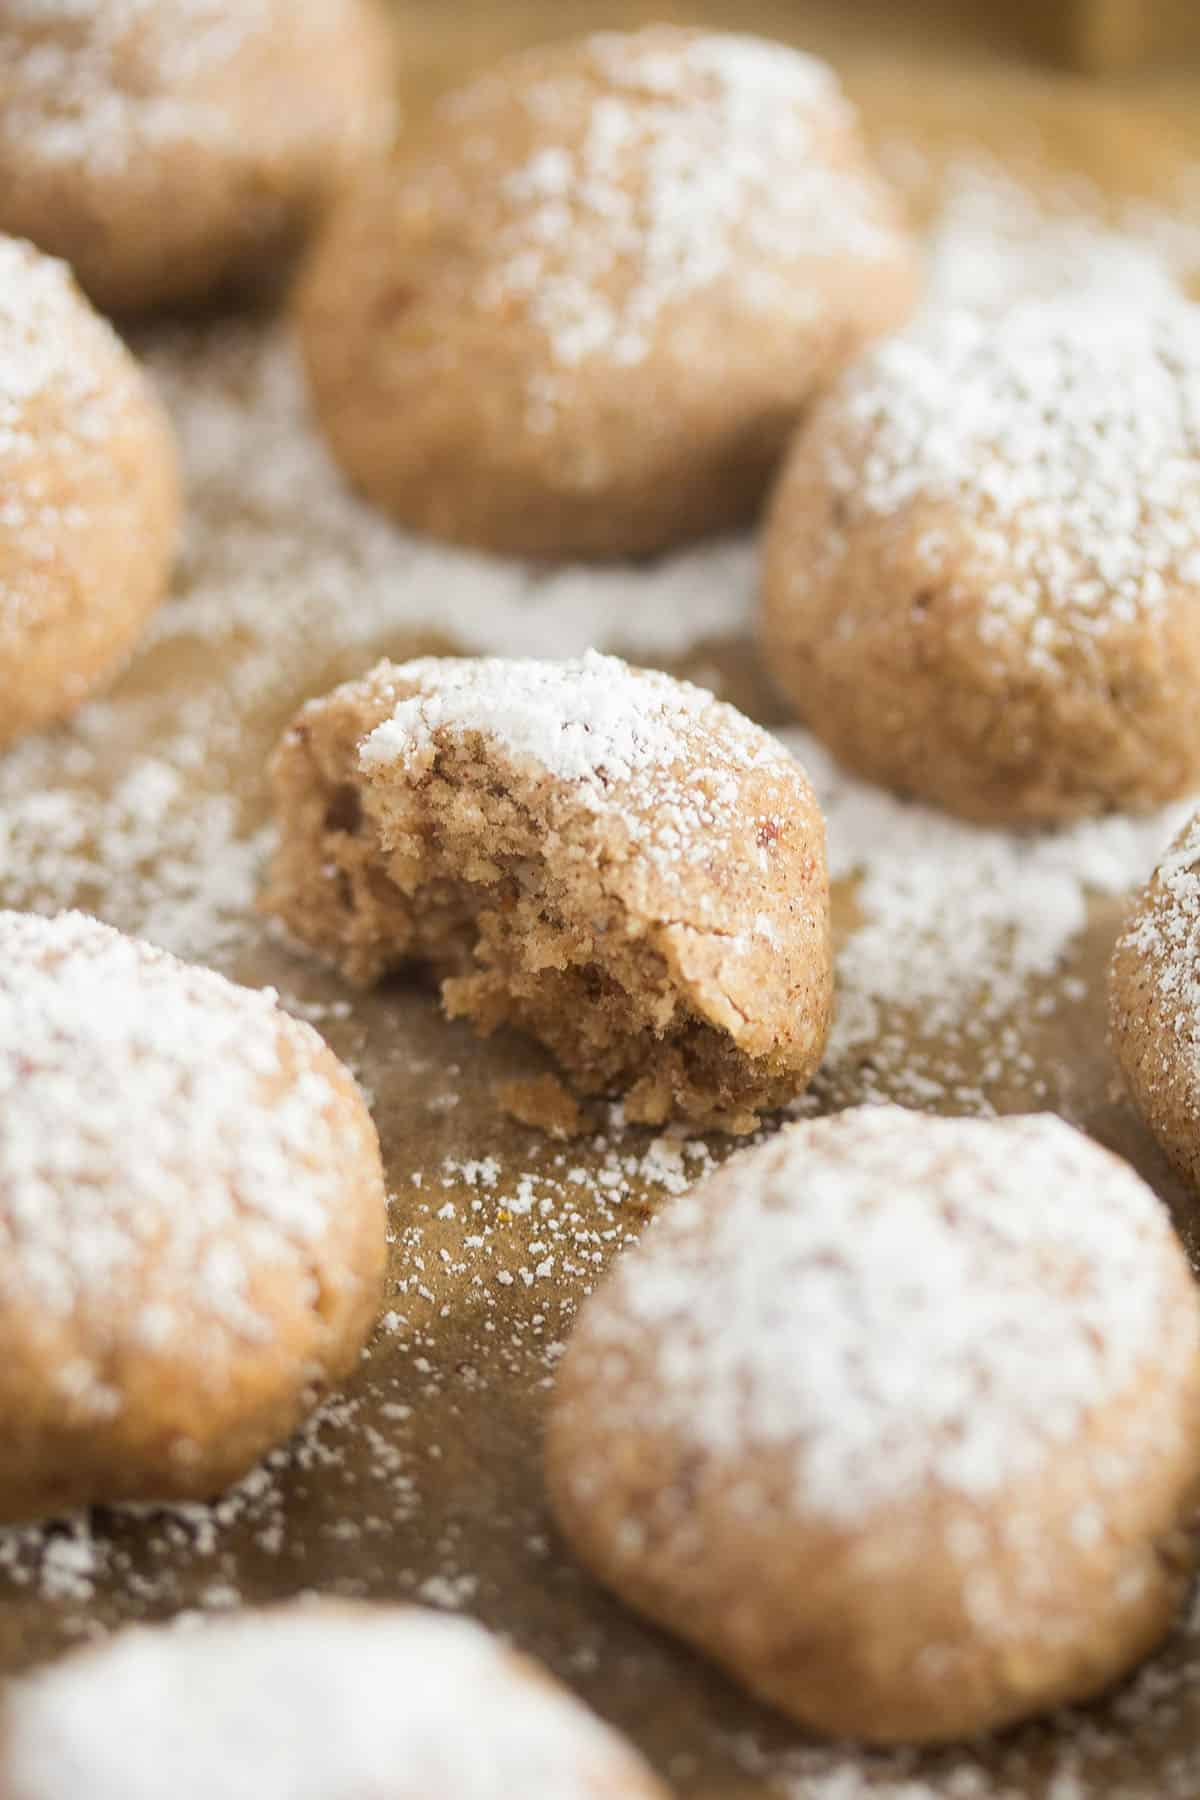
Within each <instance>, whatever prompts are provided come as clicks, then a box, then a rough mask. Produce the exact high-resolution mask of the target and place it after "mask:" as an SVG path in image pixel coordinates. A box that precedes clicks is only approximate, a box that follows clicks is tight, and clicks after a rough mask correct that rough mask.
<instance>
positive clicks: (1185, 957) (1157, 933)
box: [1124, 814, 1200, 1079]
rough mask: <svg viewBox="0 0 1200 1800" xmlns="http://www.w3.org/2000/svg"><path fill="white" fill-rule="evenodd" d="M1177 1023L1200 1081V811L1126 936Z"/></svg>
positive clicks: (1182, 1048) (1174, 846) (1163, 865)
mask: <svg viewBox="0 0 1200 1800" xmlns="http://www.w3.org/2000/svg"><path fill="white" fill-rule="evenodd" d="M1124 941H1125V943H1126V944H1128V945H1129V946H1131V947H1132V948H1133V949H1134V950H1135V951H1136V952H1137V954H1138V956H1139V957H1140V958H1141V959H1142V961H1143V963H1144V964H1145V966H1146V967H1147V968H1148V969H1151V970H1153V971H1154V979H1155V981H1156V982H1157V985H1158V990H1159V992H1160V994H1161V995H1162V997H1163V999H1164V1000H1165V1001H1166V1002H1167V1005H1168V1007H1169V1008H1170V1010H1171V1014H1172V1016H1173V1018H1174V1019H1175V1021H1176V1030H1177V1033H1178V1040H1179V1051H1180V1054H1183V1055H1187V1056H1190V1058H1191V1061H1192V1064H1193V1067H1194V1069H1195V1073H1196V1076H1197V1078H1198V1079H1200V814H1197V815H1196V817H1195V818H1193V819H1192V821H1191V823H1190V824H1189V826H1188V828H1187V830H1186V831H1184V832H1183V834H1182V835H1181V837H1180V838H1179V840H1178V842H1177V843H1174V844H1172V845H1171V847H1170V849H1169V851H1168V852H1167V854H1166V856H1164V858H1163V860H1162V862H1161V864H1160V865H1159V868H1158V870H1157V891H1156V893H1155V896H1154V898H1153V900H1152V901H1151V902H1150V903H1149V904H1145V905H1142V906H1141V907H1140V908H1139V909H1138V912H1137V915H1136V917H1135V918H1134V920H1133V922H1132V924H1131V925H1130V927H1129V929H1128V931H1127V932H1126V935H1125V940H1124Z"/></svg>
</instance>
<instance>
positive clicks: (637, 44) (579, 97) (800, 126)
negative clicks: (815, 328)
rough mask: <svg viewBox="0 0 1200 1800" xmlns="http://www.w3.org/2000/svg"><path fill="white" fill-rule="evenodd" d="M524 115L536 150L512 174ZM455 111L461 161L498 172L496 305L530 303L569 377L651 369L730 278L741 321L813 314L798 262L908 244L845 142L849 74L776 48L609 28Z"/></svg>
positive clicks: (502, 72)
mask: <svg viewBox="0 0 1200 1800" xmlns="http://www.w3.org/2000/svg"><path fill="white" fill-rule="evenodd" d="M514 109H516V111H517V113H518V115H522V114H523V128H522V129H521V131H520V135H523V136H525V137H527V138H528V139H529V140H530V141H531V142H532V144H533V145H534V146H535V147H534V148H533V149H532V150H531V151H530V153H529V154H528V155H524V156H523V157H522V159H521V160H520V161H518V162H517V164H516V166H513V167H508V166H506V165H507V163H509V162H511V160H512V159H511V154H507V155H506V150H505V145H506V140H507V139H509V138H511V136H512V135H513V123H512V121H513V112H514ZM441 113H442V117H443V118H444V120H445V121H446V122H447V124H448V126H449V127H450V130H451V133H452V138H453V143H454V145H455V147H456V160H457V161H459V162H460V163H461V164H462V166H463V167H464V168H467V169H470V168H471V167H472V166H474V167H475V168H476V169H483V168H493V167H494V168H495V169H496V172H497V184H498V185H497V189H496V193H495V199H496V202H497V204H498V205H499V208H500V217H501V221H502V223H501V225H500V229H499V232H498V234H497V236H496V238H495V240H494V249H495V262H494V268H493V270H492V272H491V274H490V277H489V282H488V286H487V292H486V294H485V295H484V299H485V300H487V301H490V302H491V303H492V304H495V305H497V306H502V305H504V304H505V303H506V302H511V300H512V299H513V298H514V297H517V298H520V299H522V300H525V301H527V302H528V305H529V307H530V312H531V316H532V317H533V319H534V320H535V321H536V322H537V323H538V324H539V325H540V326H541V328H542V329H543V331H544V333H545V337H546V340H547V343H548V345H549V347H550V350H551V353H552V357H553V360H554V362H556V363H558V364H561V365H564V366H567V367H572V366H575V365H577V364H579V363H582V362H584V361H586V360H588V359H590V358H593V357H601V358H604V359H607V360H611V361H613V362H616V363H619V364H626V365H629V364H636V363H639V362H641V361H642V360H643V359H644V358H646V357H647V356H648V355H649V354H650V351H651V348H652V344H653V338H654V333H655V330H656V327H657V325H658V322H659V320H660V318H661V316H662V315H663V314H664V313H665V312H666V311H667V309H668V308H670V307H672V306H675V305H677V304H678V303H679V302H681V301H686V300H687V299H688V298H690V297H691V296H692V295H694V294H697V293H700V292H702V291H703V290H705V289H706V288H708V287H710V286H712V285H713V284H714V283H716V282H717V281H719V280H720V279H722V278H724V277H729V276H733V275H736V279H737V282H738V302H739V305H740V306H741V308H742V309H743V311H744V312H748V313H750V314H753V313H754V312H756V311H759V310H776V309H780V308H782V309H784V310H787V311H794V312H798V313H799V314H800V315H801V316H804V315H805V313H806V311H808V310H811V309H812V308H813V305H814V301H813V298H812V295H811V294H810V292H809V291H808V290H807V288H806V286H805V283H804V282H803V280H802V279H801V280H797V279H796V268H797V266H798V265H800V264H803V263H805V262H807V261H809V260H811V259H821V258H828V257H848V258H861V259H863V260H865V261H866V262H868V263H870V262H872V261H876V260H880V259H885V258H890V257H894V256H895V255H896V254H897V253H898V250H899V249H900V248H902V245H901V241H900V240H899V238H898V235H897V231H896V228H895V225H894V222H893V221H892V220H891V219H890V218H888V217H885V216H884V209H883V207H882V205H881V201H880V190H879V187H878V184H877V183H876V182H875V180H874V178H868V177H867V176H866V175H865V174H864V171H863V169H862V167H861V166H860V164H859V163H858V161H857V160H856V158H855V157H853V156H847V155H846V154H845V151H844V147H842V146H841V145H839V147H838V148H837V149H831V141H832V140H834V139H840V138H842V137H844V136H845V134H846V133H847V132H848V131H849V130H850V129H851V128H852V126H853V120H854V114H853V111H852V109H851V108H850V106H849V105H848V103H847V102H846V101H845V99H844V98H843V96H842V94H841V91H840V88H839V86H838V83H837V79H836V77H835V76H834V75H833V73H832V71H831V70H830V69H828V68H827V67H826V66H825V65H824V64H823V63H820V62H817V61H816V60H814V59H813V58H812V57H809V56H804V55H801V54H800V53H798V52H796V51H794V50H790V49H787V48H785V47H784V46H782V45H780V44H773V43H767V42H765V41H763V40H760V39H757V38H753V37H744V36H737V35H732V34H730V35H722V34H706V33H703V32H697V31H687V30H680V29H676V28H673V27H669V26H650V27H648V28H647V29H645V30H642V31H637V32H632V33H629V34H621V33H616V32H604V33H600V34H597V35H596V36H594V37H590V38H588V39H586V40H584V41H583V42H582V43H577V44H572V45H568V46H565V47H563V48H561V49H559V48H554V49H551V50H549V51H534V52H532V53H527V54H525V55H523V56H517V57H513V58H510V59H509V60H508V61H507V62H505V63H503V64H502V65H501V66H500V67H499V68H498V69H497V70H496V71H495V72H494V73H491V74H488V75H484V76H483V77H481V78H480V79H479V80H477V81H475V82H473V83H472V84H471V85H470V86H469V87H467V88H465V89H462V90H460V91H459V92H458V93H456V94H454V95H452V96H450V97H449V98H448V99H447V100H446V101H445V102H443V105H442V108H441ZM444 179H445V171H444V168H442V167H440V166H439V167H434V168H431V170H430V174H429V180H430V182H431V185H432V187H433V188H434V189H435V190H436V188H437V187H438V185H439V184H440V183H441V182H442V181H443V180H444ZM866 278H868V279H869V276H868V277H866Z"/></svg>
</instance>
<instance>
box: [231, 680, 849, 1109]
mask: <svg viewBox="0 0 1200 1800" xmlns="http://www.w3.org/2000/svg"><path fill="white" fill-rule="evenodd" d="M274 785H275V800H276V809H277V812H278V817H279V827H280V832H281V841H280V845H279V849H278V853H277V855H276V858H275V863H274V867H273V870H272V875H271V881H270V885H269V888H268V891H267V893H266V895H265V898H264V905H265V907H266V909H267V910H268V911H269V912H272V913H274V914H276V915H278V917H279V918H280V919H281V920H282V921H283V923H284V924H285V925H286V926H287V928H288V930H289V931H290V932H291V934H292V936H293V937H294V938H296V939H298V940H299V941H300V942H301V943H302V944H306V945H309V946H311V947H312V948H313V949H315V950H317V951H319V952H320V953H321V955H323V956H325V957H328V958H329V959H330V960H331V961H333V962H335V963H337V964H338V966H339V967H340V968H341V969H342V971H343V972H344V973H345V974H346V975H347V976H348V977H349V978H350V979H351V980H352V981H356V982H361V983H369V982H372V981H375V980H377V979H378V978H379V977H380V976H382V975H384V974H386V973H387V972H388V971H389V970H392V969H396V968H398V967H401V966H403V965H404V964H406V963H413V962H422V963H426V964H429V965H431V966H432V968H433V970H434V972H435V973H436V974H437V976H438V977H439V978H440V980H441V983H442V998H443V1002H444V1004H445V1007H446V1010H447V1012H448V1013H449V1014H450V1015H451V1016H452V1017H453V1016H458V1015H463V1016H465V1017H467V1018H469V1019H471V1020H472V1021H473V1022H474V1023H475V1025H476V1027H477V1029H478V1030H479V1031H481V1032H483V1033H487V1032H490V1031H492V1030H494V1029H495V1028H496V1027H497V1026H499V1025H504V1024H511V1025H515V1026H518V1027H519V1028H521V1029H522V1030H524V1031H528V1032H531V1033H532V1034H533V1036H535V1037H537V1038H539V1039H540V1040H541V1041H542V1043H543V1044H545V1045H546V1046H547V1047H548V1048H549V1049H550V1050H551V1051H552V1052H553V1054H554V1055H555V1056H556V1057H557V1059H558V1061H559V1062H560V1063H561V1064H562V1066H563V1068H564V1069H565V1071H566V1072H567V1074H568V1076H569V1077H570V1079H571V1080H572V1082H573V1083H575V1085H576V1086H577V1087H578V1088H579V1089H580V1090H582V1091H583V1092H585V1093H623V1094H624V1096H625V1107H626V1112H627V1115H628V1117H629V1118H631V1119H637V1120H643V1121H647V1122H652V1123H657V1122H659V1121H662V1120H665V1119H668V1118H671V1117H679V1118H683V1119H688V1120H691V1121H692V1122H693V1123H695V1124H698V1125H710V1126H714V1127H722V1128H725V1129H728V1130H733V1131H744V1130H747V1129H749V1128H750V1127H751V1126H752V1125H753V1124H754V1121H755V1118H756V1115H757V1114H758V1113H759V1112H760V1111H762V1110H763V1109H764V1108H767V1107H772V1106H779V1105H782V1104H783V1102H784V1101H786V1100H789V1099H790V1098H791V1097H792V1096H793V1095H794V1094H796V1093H797V1092H798V1091H799V1090H800V1089H801V1088H802V1087H803V1086H804V1084H805V1083H806V1082H807V1081H808V1079H809V1077H810V1076H811V1075H812V1073H813V1071H814V1069H815V1068H816V1066H817V1063H818V1061H819V1059H820V1056H821V1052H822V1049H823V1047H824V1043H825V1036H826V1032H827V1030H828V1025H829V1015H830V1006H831V994H832V974H831V964H830V942H829V887H828V876H827V873H826V866H825V840H824V825H823V821H822V819H821V815H820V812H819V810H818V807H817V803H816V801H815V799H814V798H813V795H812V791H811V789H810V788H809V786H808V783H807V781H806V780H805V778H804V775H803V774H802V773H801V771H800V769H799V767H798V766H797V764H796V763H795V762H794V761H793V759H792V758H791V757H790V756H788V754H787V753H786V752H785V751H784V750H783V748H782V747H781V746H780V745H779V744H778V743H777V742H776V741H775V740H774V739H773V738H771V737H769V736H768V735H767V733H766V732H764V731H761V730H760V729H759V728H758V727H757V726H756V725H752V724H751V723H750V722H749V721H748V720H747V719H744V718H743V717H742V716H741V714H740V713H737V712H735V711H734V710H733V708H732V707H729V706H724V705H720V704H718V703H717V702H716V701H715V700H714V699H713V697H712V695H711V694H709V693H706V692H705V691H704V690H703V689H701V688H696V687H692V686H690V685H689V684H687V683H685V682H678V681H673V680H671V679H670V677H669V676H666V675H660V674H655V673H650V672H648V671H645V670H639V669H631V668H629V667H627V666H626V664H624V663H622V662H619V661H617V660H616V659H615V658H613V657H607V656H598V655H596V654H595V653H589V654H588V655H587V656H585V657H584V658H582V660H580V661H574V662H561V663H556V662H535V661H527V662H522V661H505V660H502V659H499V658H496V659H492V658H485V659H480V660H475V659H471V658H463V659H442V660H439V659H437V658H426V659H424V660H422V661H418V662H410V663H403V664H400V665H399V666H396V665H393V664H389V663H381V664H380V665H379V667H378V668H376V669H375V670H374V671H373V672H372V673H371V674H370V675H368V676H367V677H365V679H363V680H361V681H356V682H351V683H349V684H348V685H347V686H345V687H341V688H338V689H336V690H335V691H334V692H333V693H332V694H330V695H328V696H327V697H326V698H325V699H323V700H318V701H315V702H313V703H312V704H310V705H309V706H307V707H305V708H304V709H303V710H302V711H301V713H300V714H299V715H298V717H297V719H296V721H295V723H294V724H293V726H292V728H291V730H290V731H289V732H288V733H287V735H286V737H285V738H284V740H283V743H282V745H281V746H280V749H279V751H278V752H277V754H276V757H275V762H274Z"/></svg>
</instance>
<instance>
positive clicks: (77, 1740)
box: [0, 1605, 658, 1800]
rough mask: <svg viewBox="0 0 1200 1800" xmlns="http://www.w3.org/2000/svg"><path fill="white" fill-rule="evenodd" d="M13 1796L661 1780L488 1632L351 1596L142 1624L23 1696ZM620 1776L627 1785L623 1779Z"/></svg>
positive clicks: (485, 1788) (282, 1792) (559, 1789)
mask: <svg viewBox="0 0 1200 1800" xmlns="http://www.w3.org/2000/svg"><path fill="white" fill-rule="evenodd" d="M6 1723H7V1730H6V1734H5V1744H4V1753H3V1757H2V1758H0V1783H2V1785H3V1787H4V1791H5V1793H6V1794H7V1795H9V1796H10V1797H11V1800H82V1797H83V1796H84V1795H86V1796H87V1800H165V1797H166V1796H168V1795H169V1796H170V1800H217V1796H219V1797H220V1800H367V1796H369V1795H370V1796H374V1795H378V1796H380V1800H382V1797H383V1796H384V1795H386V1796H387V1797H388V1800H429V1797H430V1796H433V1795H437V1796H439V1800H512V1797H513V1796H515V1795H518V1794H528V1795H529V1796H531V1800H532V1797H533V1796H542V1797H544V1800H551V1797H553V1800H600V1796H601V1795H605V1796H611V1797H612V1800H618V1796H628V1800H636V1797H637V1796H649V1795H651V1794H652V1793H656V1792H657V1791H658V1790H657V1789H656V1788H655V1787H654V1786H653V1783H652V1781H651V1778H650V1776H649V1774H648V1773H647V1772H645V1771H644V1770H643V1769H642V1766H641V1765H640V1764H639V1762H638V1761H637V1759H636V1758H635V1756H634V1755H633V1753H632V1752H631V1751H629V1750H627V1749H626V1748H625V1747H624V1746H623V1745H622V1744H621V1742H620V1740H619V1739H618V1738H617V1737H616V1736H615V1735H614V1734H613V1733H612V1732H610V1731H609V1730H608V1729H607V1727H605V1726H603V1725H601V1723H600V1722H599V1720H597V1719H595V1718H594V1717H593V1716H592V1715H591V1714H590V1713H589V1712H587V1710H586V1709H585V1708H584V1707H582V1706H581V1705H579V1704H578V1703H577V1702H576V1701H575V1700H574V1699H572V1698H571V1697H570V1696H569V1695H568V1694H566V1693H565V1692H563V1691H562V1690H561V1689H559V1688H558V1687H556V1686H554V1685H552V1684H551V1683H549V1682H548V1681H542V1680H540V1679H534V1678H531V1675H530V1674H529V1673H527V1672H526V1671H525V1670H524V1669H523V1668H522V1666H521V1665H520V1664H517V1663H514V1662H513V1661H512V1660H511V1659H510V1657H509V1656H508V1654H507V1652H506V1651H505V1650H504V1649H503V1648H502V1647H501V1645H500V1644H498V1643H497V1642H496V1640H495V1639H493V1638H491V1637H490V1636H489V1635H488V1634H487V1633H486V1632H485V1631H483V1630H482V1629H481V1628H480V1627H479V1626H477V1625H474V1624H469V1623H467V1622H466V1621H464V1620H460V1619H448V1618H445V1617H442V1616H439V1615H437V1614H434V1613H428V1612H421V1611H418V1610H416V1609H400V1608H386V1609H385V1608H379V1609H377V1610H370V1609H368V1608H366V1607H363V1608H350V1607H343V1606H338V1605H324V1606H322V1605H316V1606H312V1607H295V1606H293V1607H288V1608H286V1609H283V1610H280V1611H275V1612H271V1613H261V1614H257V1615H256V1614H246V1615H242V1616H241V1617H234V1618H231V1619H228V1620H222V1621H220V1622H219V1623H209V1624H206V1625H202V1626H199V1627H196V1628H193V1629H191V1630H174V1631H168V1630H163V1629H159V1630H145V1629H143V1630H134V1631H129V1632H126V1633H124V1634H123V1635H121V1636H120V1637H118V1638H116V1639H115V1640H114V1641H113V1642H112V1643H111V1644H109V1645H107V1646H105V1647H104V1648H103V1649H101V1650H98V1651H92V1652H89V1653H88V1654H86V1655H84V1656H81V1657H77V1658H75V1659H73V1660H71V1661H68V1662H66V1663H63V1664H60V1665H59V1666H58V1667H57V1668H54V1669H51V1670H50V1671H49V1672H48V1673H46V1674H45V1675H43V1676H41V1677H35V1678H34V1679H33V1680H32V1681H30V1682H27V1683H25V1684H24V1685H23V1686H21V1687H20V1688H18V1689H17V1690H16V1692H15V1695H14V1697H13V1698H12V1699H11V1701H10V1703H9V1710H8V1719H7V1722H6ZM622 1777H623V1779H622Z"/></svg>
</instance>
